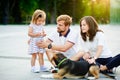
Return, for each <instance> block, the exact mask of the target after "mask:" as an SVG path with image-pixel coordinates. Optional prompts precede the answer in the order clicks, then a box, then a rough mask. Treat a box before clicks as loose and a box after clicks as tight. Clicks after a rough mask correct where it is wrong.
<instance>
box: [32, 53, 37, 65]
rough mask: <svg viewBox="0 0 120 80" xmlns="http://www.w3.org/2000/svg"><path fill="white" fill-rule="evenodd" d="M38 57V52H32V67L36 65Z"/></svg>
mask: <svg viewBox="0 0 120 80" xmlns="http://www.w3.org/2000/svg"><path fill="white" fill-rule="evenodd" d="M36 57H37V54H36V53H33V54H32V58H31V66H32V67H33V66H35V61H36Z"/></svg>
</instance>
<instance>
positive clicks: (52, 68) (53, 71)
mask: <svg viewBox="0 0 120 80" xmlns="http://www.w3.org/2000/svg"><path fill="white" fill-rule="evenodd" d="M50 72H51V73H57V72H58V68H57V67H51V69H50Z"/></svg>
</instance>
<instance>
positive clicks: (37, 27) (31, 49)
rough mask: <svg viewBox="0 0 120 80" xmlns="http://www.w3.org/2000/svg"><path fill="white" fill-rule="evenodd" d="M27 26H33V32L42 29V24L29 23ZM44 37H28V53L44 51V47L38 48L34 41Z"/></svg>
mask: <svg viewBox="0 0 120 80" xmlns="http://www.w3.org/2000/svg"><path fill="white" fill-rule="evenodd" d="M29 27H32V28H33V33H38V32H39V33H40V32H42V31H43V30H44V28H43V26H42V25H35V24H30V25H29ZM43 39H44V37H43V36H40V37H30V43H29V48H28V53H29V54H33V53H38V52H39V53H44V52H45V49H43V48H39V47H38V46H37V45H36V43H37V42H38V41H41V40H43Z"/></svg>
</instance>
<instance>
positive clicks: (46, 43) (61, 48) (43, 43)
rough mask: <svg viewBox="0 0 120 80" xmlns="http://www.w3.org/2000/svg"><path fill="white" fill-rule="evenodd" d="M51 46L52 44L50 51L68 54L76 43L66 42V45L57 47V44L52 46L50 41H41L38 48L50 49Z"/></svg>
mask: <svg viewBox="0 0 120 80" xmlns="http://www.w3.org/2000/svg"><path fill="white" fill-rule="evenodd" d="M50 44H51V47H50V49H52V50H57V51H62V52H66V51H67V50H68V49H70V48H71V47H72V46H73V45H74V43H72V42H70V41H66V43H65V44H64V45H55V44H52V43H51V41H50V40H47V41H39V42H38V43H37V46H38V47H42V48H48V46H49V45H50Z"/></svg>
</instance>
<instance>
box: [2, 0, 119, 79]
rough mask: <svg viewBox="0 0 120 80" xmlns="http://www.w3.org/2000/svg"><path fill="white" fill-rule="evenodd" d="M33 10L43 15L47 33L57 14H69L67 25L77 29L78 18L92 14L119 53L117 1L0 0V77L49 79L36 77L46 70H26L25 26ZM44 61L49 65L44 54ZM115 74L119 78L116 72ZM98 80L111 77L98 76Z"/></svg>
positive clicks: (26, 27)
mask: <svg viewBox="0 0 120 80" xmlns="http://www.w3.org/2000/svg"><path fill="white" fill-rule="evenodd" d="M36 9H42V10H44V11H45V12H46V14H47V19H46V25H45V27H44V28H45V31H46V33H47V34H48V35H49V34H50V33H51V32H52V31H55V30H56V17H57V16H59V15H60V14H68V15H70V16H71V17H72V18H73V25H71V26H72V27H71V28H72V29H74V30H75V31H78V32H79V19H80V18H82V17H83V16H93V17H94V18H95V19H96V20H97V21H98V23H99V28H100V29H102V30H103V31H104V34H105V37H106V41H107V43H108V46H109V48H110V49H111V50H112V52H113V55H116V54H119V53H120V37H119V36H120V0H0V80H52V79H41V78H40V75H42V74H46V75H49V74H50V73H46V72H40V73H36V74H35V73H31V72H30V69H31V67H30V59H31V55H28V44H27V41H28V40H29V37H28V26H29V23H30V20H31V16H32V14H33V12H34V11H35V10H36ZM45 64H46V65H47V66H48V67H50V66H51V65H50V62H49V61H48V59H47V57H46V56H45ZM117 71H118V72H119V71H120V68H119V70H117ZM119 73H120V72H119ZM115 75H116V77H117V78H118V79H117V80H119V78H120V75H119V74H118V75H117V74H115ZM98 80H112V79H110V78H108V77H107V78H106V77H105V76H101V77H100V78H99V79H98Z"/></svg>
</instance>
